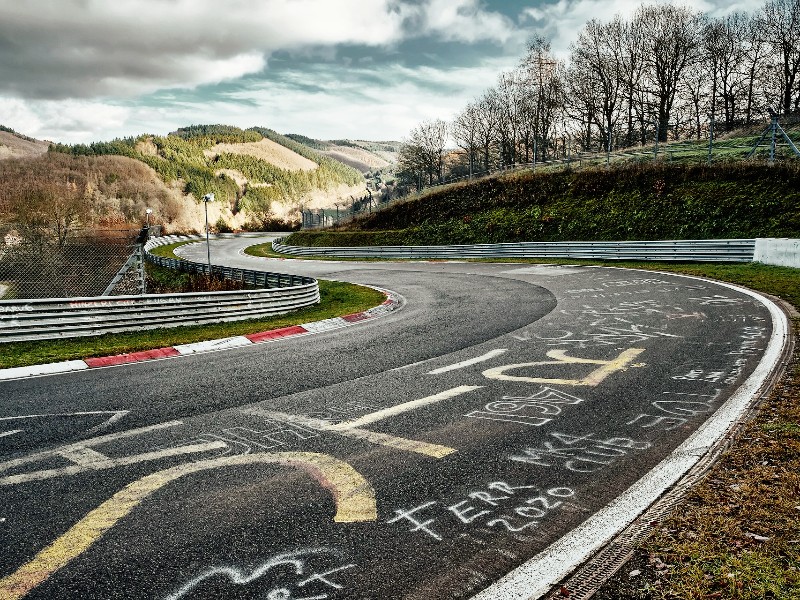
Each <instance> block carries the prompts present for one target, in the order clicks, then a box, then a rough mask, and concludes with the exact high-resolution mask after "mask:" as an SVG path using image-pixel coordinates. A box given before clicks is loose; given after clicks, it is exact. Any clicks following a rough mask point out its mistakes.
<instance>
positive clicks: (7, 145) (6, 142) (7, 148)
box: [0, 125, 50, 160]
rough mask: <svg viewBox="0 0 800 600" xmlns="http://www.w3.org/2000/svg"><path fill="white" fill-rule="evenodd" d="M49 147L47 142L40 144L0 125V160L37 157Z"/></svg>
mask: <svg viewBox="0 0 800 600" xmlns="http://www.w3.org/2000/svg"><path fill="white" fill-rule="evenodd" d="M49 145H50V144H48V143H47V142H40V141H39V140H35V139H33V138H29V137H27V136H24V135H21V134H19V133H17V132H16V131H14V130H13V129H10V128H8V127H5V126H3V125H0V160H3V159H5V158H26V157H30V156H39V155H40V154H44V153H45V152H47V148H48V146H49Z"/></svg>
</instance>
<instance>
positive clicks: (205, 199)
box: [203, 194, 214, 276]
mask: <svg viewBox="0 0 800 600" xmlns="http://www.w3.org/2000/svg"><path fill="white" fill-rule="evenodd" d="M213 201H214V194H206V195H205V196H203V205H204V206H205V208H206V254H207V255H208V274H209V276H210V275H211V243H210V242H209V241H208V203H209V202H213Z"/></svg>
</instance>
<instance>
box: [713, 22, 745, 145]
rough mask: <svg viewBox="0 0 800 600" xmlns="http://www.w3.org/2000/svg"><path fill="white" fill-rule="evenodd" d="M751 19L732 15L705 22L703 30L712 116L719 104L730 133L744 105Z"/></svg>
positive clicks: (725, 125) (716, 111) (726, 127)
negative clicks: (748, 34) (748, 31)
mask: <svg viewBox="0 0 800 600" xmlns="http://www.w3.org/2000/svg"><path fill="white" fill-rule="evenodd" d="M749 21H750V18H749V17H748V15H746V14H745V13H741V12H736V13H731V14H729V15H727V16H725V17H722V18H719V19H708V20H707V21H706V23H705V26H704V27H703V54H704V63H705V65H706V66H707V69H706V70H705V71H706V77H707V78H709V79H710V82H711V86H710V87H711V89H710V97H709V100H710V106H709V111H710V113H711V115H716V114H717V113H718V112H719V111H718V101H719V102H720V103H721V105H722V106H721V108H722V116H723V117H724V127H725V129H726V130H729V129H731V128H732V127H733V125H734V123H735V122H736V121H737V119H739V117H740V116H741V115H740V112H741V108H740V104H743V103H744V100H745V94H746V91H747V86H746V63H747V30H748V26H749Z"/></svg>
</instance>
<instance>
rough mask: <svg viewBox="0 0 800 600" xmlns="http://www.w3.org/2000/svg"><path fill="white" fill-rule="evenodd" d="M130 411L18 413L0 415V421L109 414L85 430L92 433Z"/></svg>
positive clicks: (111, 423)
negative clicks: (14, 414)
mask: <svg viewBox="0 0 800 600" xmlns="http://www.w3.org/2000/svg"><path fill="white" fill-rule="evenodd" d="M129 412H130V411H128V410H91V411H85V412H74V413H43V414H40V415H20V416H17V417H0V421H18V420H22V419H42V418H45V417H85V416H92V415H111V418H110V419H107V420H105V421H103V422H102V423H100V424H99V425H95V426H94V427H92V428H91V429H89V430H87V431H86V433H88V434H92V433H96V432H98V431H100V430H101V429H105V428H107V427H109V426H111V425H113V424H114V423H116V422H117V421H119V420H120V419H121V418H122V417H124V416H125V415H127V414H128V413H129Z"/></svg>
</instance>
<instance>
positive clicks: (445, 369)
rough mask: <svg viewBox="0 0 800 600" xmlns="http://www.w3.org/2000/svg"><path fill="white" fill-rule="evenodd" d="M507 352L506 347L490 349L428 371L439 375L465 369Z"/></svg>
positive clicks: (429, 373) (430, 373)
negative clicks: (481, 353)
mask: <svg viewBox="0 0 800 600" xmlns="http://www.w3.org/2000/svg"><path fill="white" fill-rule="evenodd" d="M506 352H508V350H507V349H506V348H498V349H497V350H490V351H489V352H487V353H486V354H483V355H482V356H476V357H475V358H470V359H469V360H462V361H461V362H457V363H454V364H452V365H448V366H446V367H440V368H438V369H434V370H433V371H428V375H439V374H441V373H447V372H448V371H455V370H456V369H463V368H464V367H469V366H471V365H476V364H478V363H482V362H486V361H487V360H491V359H493V358H496V357H498V356H500V355H502V354H505V353H506Z"/></svg>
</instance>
